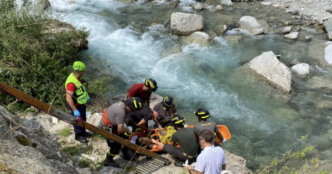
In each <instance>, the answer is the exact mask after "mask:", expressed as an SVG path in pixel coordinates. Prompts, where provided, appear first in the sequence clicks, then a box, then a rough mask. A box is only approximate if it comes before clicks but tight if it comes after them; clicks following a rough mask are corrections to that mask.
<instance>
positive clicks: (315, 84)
mask: <svg viewBox="0 0 332 174" xmlns="http://www.w3.org/2000/svg"><path fill="white" fill-rule="evenodd" d="M307 87H308V88H309V89H322V88H326V89H332V79H329V78H326V77H323V76H314V77H312V78H310V79H309V80H308V81H307Z"/></svg>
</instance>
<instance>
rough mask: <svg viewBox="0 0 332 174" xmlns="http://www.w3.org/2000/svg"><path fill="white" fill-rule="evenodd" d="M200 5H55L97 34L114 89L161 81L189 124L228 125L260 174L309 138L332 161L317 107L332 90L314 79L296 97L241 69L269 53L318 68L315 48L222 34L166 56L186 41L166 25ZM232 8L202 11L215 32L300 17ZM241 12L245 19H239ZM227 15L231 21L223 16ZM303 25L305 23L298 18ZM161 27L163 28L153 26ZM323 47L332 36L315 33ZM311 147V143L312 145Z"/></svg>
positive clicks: (237, 147) (236, 149) (93, 40)
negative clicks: (252, 19)
mask: <svg viewBox="0 0 332 174" xmlns="http://www.w3.org/2000/svg"><path fill="white" fill-rule="evenodd" d="M193 3H194V1H189V0H188V1H181V3H180V4H179V5H178V6H177V7H176V8H172V9H171V8H170V7H171V6H173V4H172V3H166V2H163V1H160V2H159V3H143V2H141V1H138V2H136V3H133V4H126V3H121V2H117V1H112V0H104V1H92V0H79V1H74V3H72V4H69V3H68V1H64V0H51V4H52V7H53V10H54V11H55V12H56V13H59V14H62V20H64V21H66V22H69V23H71V24H73V25H74V26H75V27H86V28H87V29H88V30H90V32H91V34H90V36H89V38H88V40H89V50H87V51H84V52H83V54H89V55H90V56H91V57H92V59H93V60H98V61H99V60H100V61H102V63H101V64H93V65H88V66H89V67H90V68H91V67H94V68H98V69H100V70H101V71H102V74H103V75H109V74H113V75H115V76H116V77H115V81H114V82H113V85H115V86H117V87H118V89H119V91H117V92H116V93H110V94H109V95H116V94H120V93H126V92H127V90H128V89H129V88H130V86H131V85H132V84H134V83H137V82H143V81H144V80H145V78H148V77H151V78H154V79H155V80H156V81H157V82H158V86H159V89H158V91H157V94H159V95H162V96H164V95H171V96H173V97H174V98H175V103H176V104H178V106H179V107H178V113H179V114H181V115H183V116H184V117H185V118H186V121H187V123H188V124H194V123H196V121H197V120H196V117H195V116H194V115H193V111H194V110H196V109H197V108H198V107H205V108H207V109H208V110H209V111H210V113H211V115H212V120H214V121H216V122H217V123H218V124H225V125H227V126H228V128H229V130H230V132H231V134H232V139H231V140H230V141H228V142H226V143H224V144H223V147H225V148H226V149H227V150H229V151H230V152H232V153H235V154H238V155H240V156H243V157H245V158H246V159H247V160H248V161H247V163H248V167H249V168H250V169H252V170H256V169H258V168H259V167H262V166H263V165H265V164H269V163H270V162H271V161H272V160H273V159H274V158H276V157H281V156H282V155H283V154H284V153H285V151H287V150H292V149H295V148H298V147H302V146H304V145H308V144H306V143H305V142H303V141H301V140H300V139H301V136H304V135H307V134H309V135H314V136H315V137H314V138H310V136H309V141H308V142H314V143H318V144H319V145H318V146H317V149H318V150H320V151H321V156H320V157H321V158H323V159H329V158H330V155H329V153H328V152H329V151H330V147H329V140H330V139H329V135H330V134H329V132H328V130H329V128H330V118H328V117H327V116H328V115H329V112H328V110H316V109H315V107H314V104H313V100H316V99H317V98H319V99H326V100H329V99H331V96H330V95H329V94H324V93H325V92H326V91H324V90H320V91H318V90H312V89H311V90H309V89H308V87H307V86H306V84H305V81H306V80H301V79H297V78H293V85H292V87H293V92H292V93H290V94H288V95H283V94H280V93H278V91H277V90H275V89H273V88H270V87H269V86H268V85H267V84H265V83H256V82H253V81H252V80H251V79H250V77H248V76H246V75H245V73H243V72H240V71H239V70H238V67H240V66H241V65H243V64H244V63H246V62H248V61H250V60H251V59H252V58H254V57H256V56H258V55H260V54H261V53H263V52H265V51H273V52H274V53H275V54H277V55H281V61H282V62H283V63H285V64H286V65H290V64H291V62H292V61H293V60H294V59H298V60H299V61H300V62H307V63H310V64H311V65H315V61H314V57H312V56H311V54H310V53H309V51H310V49H308V47H310V43H306V42H301V41H298V42H290V41H286V40H285V39H283V38H282V37H281V36H279V35H274V34H268V35H264V36H251V35H246V34H244V33H242V32H241V31H240V32H238V31H235V30H233V31H230V32H227V33H226V35H225V36H222V37H216V38H215V39H213V41H212V42H211V44H210V46H208V47H200V46H198V45H182V46H181V48H182V53H179V54H175V55H171V56H168V57H163V55H164V53H165V50H167V49H168V48H169V47H171V46H172V45H173V44H175V43H179V40H180V38H179V37H177V36H173V35H171V34H170V32H169V30H168V28H167V27H164V25H162V24H161V23H164V22H165V21H166V20H167V19H168V18H169V17H170V14H171V13H172V12H174V11H186V12H192V10H191V8H190V7H189V5H190V4H193ZM239 6H240V7H242V11H240V10H241V9H237V8H235V7H234V8H229V9H227V8H226V9H225V10H224V11H223V12H222V15H218V14H212V13H211V12H210V11H209V10H205V11H203V12H201V13H200V14H202V15H204V16H205V18H206V19H207V20H206V22H205V25H206V28H207V29H213V28H214V26H215V25H216V24H217V22H218V21H222V22H226V23H230V24H232V23H234V25H236V22H235V21H237V20H238V19H239V18H240V17H241V15H245V14H251V13H253V14H254V13H258V14H259V16H258V18H260V19H265V20H268V21H270V23H271V24H273V25H275V26H278V25H280V22H281V21H283V20H294V19H292V18H291V16H289V15H287V14H286V15H284V16H283V15H281V17H280V18H278V19H275V18H272V17H270V16H273V15H275V14H278V13H280V12H278V11H276V10H274V9H273V10H271V9H270V11H268V10H269V9H267V11H264V10H263V11H262V12H261V13H262V14H260V13H259V9H261V8H260V7H257V8H258V9H257V8H256V7H255V8H254V10H251V8H252V7H253V6H252V5H251V4H244V5H239ZM234 10H236V11H237V12H238V13H237V14H232V11H234ZM222 16H224V17H222ZM294 22H298V23H301V21H300V22H299V21H294ZM153 23H156V24H158V23H159V24H158V25H151V24H153ZM307 34H308V35H311V36H313V37H314V38H313V39H316V40H317V41H319V42H321V41H320V40H322V39H324V38H325V36H324V35H321V34H319V33H310V32H308V33H307ZM311 72H312V73H311V76H314V75H319V76H328V73H327V71H324V70H322V68H321V67H317V66H312V67H311ZM309 144H310V143H309Z"/></svg>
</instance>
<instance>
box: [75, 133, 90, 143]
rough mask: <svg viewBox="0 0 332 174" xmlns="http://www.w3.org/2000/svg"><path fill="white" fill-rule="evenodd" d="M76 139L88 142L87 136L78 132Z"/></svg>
mask: <svg viewBox="0 0 332 174" xmlns="http://www.w3.org/2000/svg"><path fill="white" fill-rule="evenodd" d="M75 140H76V141H79V142H81V143H86V141H87V140H86V138H85V136H83V135H82V134H80V133H78V134H75Z"/></svg>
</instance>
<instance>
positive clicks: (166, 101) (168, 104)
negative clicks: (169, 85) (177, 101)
mask: <svg viewBox="0 0 332 174" xmlns="http://www.w3.org/2000/svg"><path fill="white" fill-rule="evenodd" d="M173 102H174V101H173V97H170V96H166V97H164V99H163V105H164V106H165V107H168V108H170V107H171V106H172V105H173Z"/></svg>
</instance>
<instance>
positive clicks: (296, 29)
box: [294, 25, 302, 31]
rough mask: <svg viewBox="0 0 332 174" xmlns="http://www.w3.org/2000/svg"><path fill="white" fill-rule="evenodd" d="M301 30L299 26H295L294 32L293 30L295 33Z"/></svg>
mask: <svg viewBox="0 0 332 174" xmlns="http://www.w3.org/2000/svg"><path fill="white" fill-rule="evenodd" d="M301 28H302V27H301V26H300V25H297V26H295V27H294V30H295V31H300V30H301Z"/></svg>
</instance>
